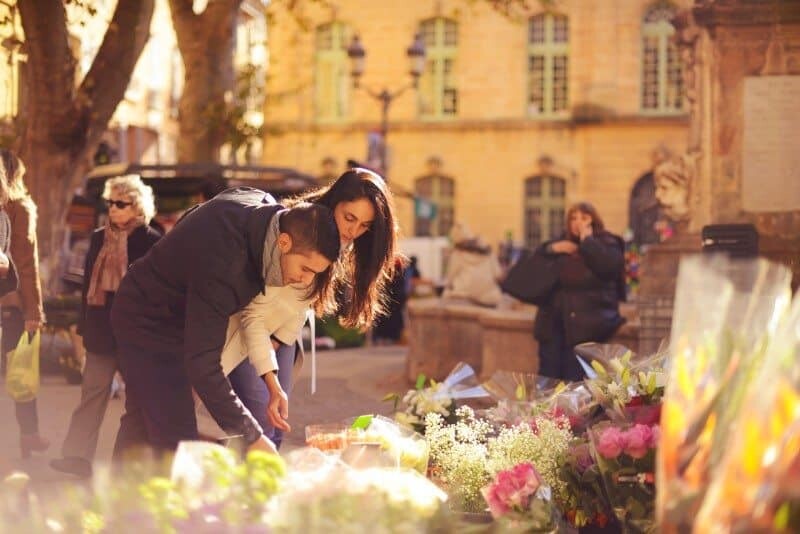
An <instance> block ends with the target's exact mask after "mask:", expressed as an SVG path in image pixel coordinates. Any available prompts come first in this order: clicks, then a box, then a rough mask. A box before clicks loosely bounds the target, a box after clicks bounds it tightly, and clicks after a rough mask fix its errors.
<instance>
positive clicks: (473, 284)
mask: <svg viewBox="0 0 800 534" xmlns="http://www.w3.org/2000/svg"><path fill="white" fill-rule="evenodd" d="M450 239H451V241H452V242H453V249H452V250H451V252H450V257H449V259H448V261H447V272H446V273H445V290H444V294H443V295H442V296H443V297H444V298H450V299H466V300H469V301H470V302H473V303H475V304H480V305H481V306H497V304H499V302H500V300H501V298H502V296H503V294H502V292H501V291H500V285H499V283H498V282H499V280H500V277H501V276H502V271H501V269H500V263H499V262H498V261H497V257H496V256H495V255H494V254H492V248H491V247H490V246H489V245H487V244H486V243H484V242H483V240H482V239H481V238H480V237H478V236H477V235H475V234H473V233H472V232H471V231H470V229H469V228H468V227H467V225H466V224H465V223H463V222H457V223H455V224H454V225H453V229H452V230H451V231H450Z"/></svg>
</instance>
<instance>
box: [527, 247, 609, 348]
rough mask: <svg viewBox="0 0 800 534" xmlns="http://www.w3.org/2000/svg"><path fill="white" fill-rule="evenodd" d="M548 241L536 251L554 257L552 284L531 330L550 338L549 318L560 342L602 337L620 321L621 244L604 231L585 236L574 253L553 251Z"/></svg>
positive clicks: (595, 339)
mask: <svg viewBox="0 0 800 534" xmlns="http://www.w3.org/2000/svg"><path fill="white" fill-rule="evenodd" d="M552 243H554V241H550V242H548V243H545V244H543V245H541V250H540V252H541V253H542V254H544V255H546V256H549V257H550V258H553V259H554V265H555V268H556V269H557V270H558V284H557V285H556V288H555V290H554V291H553V293H552V295H551V296H550V298H549V299H548V301H547V303H546V304H544V305H543V306H540V307H539V311H538V312H537V314H536V323H535V325H534V336H535V337H536V339H537V340H539V341H540V342H546V341H549V340H550V339H552V335H553V331H554V322H555V321H561V323H562V324H563V327H564V335H565V340H564V341H565V342H566V344H567V345H568V346H574V345H577V344H579V343H585V342H587V341H605V340H607V339H608V338H609V337H611V336H612V335H613V334H614V332H615V331H616V330H617V328H619V326H620V325H621V324H622V323H623V322H625V320H624V319H623V318H622V316H621V315H620V314H619V302H620V301H624V300H625V279H624V269H625V257H624V250H625V244H624V242H623V240H622V238H620V237H618V236H616V235H614V234H611V233H609V232H602V233H600V234H597V235H594V236H590V237H587V238H586V239H584V240H583V241H582V242H581V243H580V244H579V245H578V253H577V254H570V255H568V254H554V253H552V252H550V248H549V247H550V245H551V244H552Z"/></svg>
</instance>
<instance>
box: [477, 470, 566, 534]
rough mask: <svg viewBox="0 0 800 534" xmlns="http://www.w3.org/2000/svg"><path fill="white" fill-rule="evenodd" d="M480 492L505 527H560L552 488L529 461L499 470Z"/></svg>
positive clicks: (539, 529) (526, 529)
mask: <svg viewBox="0 0 800 534" xmlns="http://www.w3.org/2000/svg"><path fill="white" fill-rule="evenodd" d="M481 494H482V495H483V498H484V499H485V501H486V503H487V505H488V507H489V512H490V513H491V514H492V517H493V518H494V519H495V521H497V523H498V524H499V525H500V526H501V527H502V528H503V529H504V530H506V531H514V530H517V531H524V532H557V531H558V524H559V519H558V511H557V509H556V507H555V506H554V505H553V501H552V499H551V494H550V488H548V487H547V485H546V484H545V483H544V481H543V480H542V478H541V476H540V475H539V473H538V472H537V471H536V468H535V467H534V466H533V464H532V463H530V462H523V463H520V464H517V465H515V466H514V467H512V468H510V469H506V470H503V471H500V472H498V473H497V474H496V475H495V477H494V480H492V482H491V484H489V485H487V486H485V487H483V488H482V489H481Z"/></svg>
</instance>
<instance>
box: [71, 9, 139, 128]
mask: <svg viewBox="0 0 800 534" xmlns="http://www.w3.org/2000/svg"><path fill="white" fill-rule="evenodd" d="M154 7H155V1H154V0H119V2H118V3H117V7H116V9H115V10H114V15H113V17H112V18H111V22H110V24H109V26H108V30H107V31H106V34H105V36H104V38H103V43H102V44H101V45H100V50H99V51H98V52H97V56H96V57H95V59H94V61H93V62H92V66H91V68H90V69H89V72H88V73H87V74H86V77H85V78H84V80H83V82H82V83H81V86H80V89H79V91H78V95H77V99H78V102H77V103H78V105H79V106H80V108H81V122H83V123H84V124H86V127H87V130H88V131H90V132H92V133H95V134H97V133H99V134H102V132H103V130H105V129H106V126H107V125H108V121H109V120H110V119H111V116H112V115H113V114H114V110H115V109H116V108H117V105H118V104H119V102H120V101H121V100H122V98H123V97H124V96H125V90H126V89H127V87H128V83H129V82H130V79H131V76H132V75H133V69H134V67H136V62H137V61H138V60H139V56H140V55H141V53H142V50H144V46H145V44H146V43H147V40H148V39H149V38H150V21H151V20H152V18H153V9H154Z"/></svg>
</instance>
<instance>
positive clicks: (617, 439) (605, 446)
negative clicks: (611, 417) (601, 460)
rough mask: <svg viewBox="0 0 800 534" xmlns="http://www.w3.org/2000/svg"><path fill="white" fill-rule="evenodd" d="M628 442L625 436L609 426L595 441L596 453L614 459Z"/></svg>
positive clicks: (617, 429)
mask: <svg viewBox="0 0 800 534" xmlns="http://www.w3.org/2000/svg"><path fill="white" fill-rule="evenodd" d="M627 444H628V441H627V437H626V436H625V434H623V433H622V432H620V430H619V428H617V427H615V426H610V427H608V428H606V429H605V430H603V431H602V432H601V433H600V437H599V439H598V440H597V452H599V453H600V454H601V455H602V456H604V457H605V458H616V457H617V456H619V455H620V454H621V453H622V451H623V449H625V447H626V446H627Z"/></svg>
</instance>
